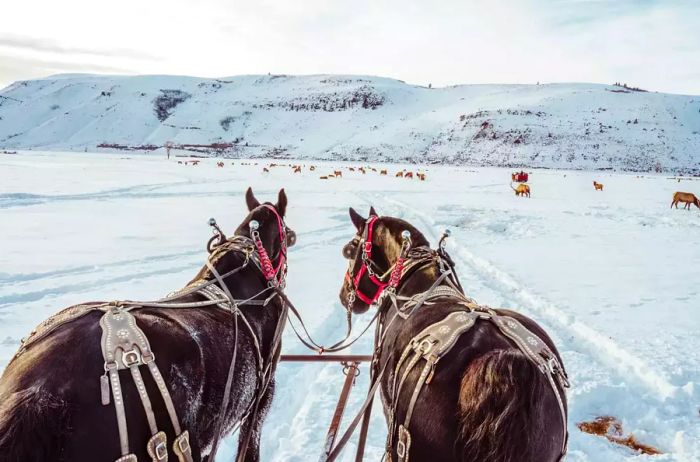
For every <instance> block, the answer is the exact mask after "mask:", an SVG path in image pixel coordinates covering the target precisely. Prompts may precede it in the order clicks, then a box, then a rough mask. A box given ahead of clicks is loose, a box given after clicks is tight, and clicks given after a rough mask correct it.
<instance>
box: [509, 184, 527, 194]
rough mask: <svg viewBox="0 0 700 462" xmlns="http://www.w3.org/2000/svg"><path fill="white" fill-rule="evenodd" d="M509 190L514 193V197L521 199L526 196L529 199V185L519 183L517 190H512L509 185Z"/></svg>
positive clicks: (511, 186)
mask: <svg viewBox="0 0 700 462" xmlns="http://www.w3.org/2000/svg"><path fill="white" fill-rule="evenodd" d="M510 189H512V190H513V191H515V195H516V196H522V197H525V196H527V197H530V186H529V185H526V184H524V183H521V184H519V185H518V187H517V188H514V187H513V185H512V184H511V185H510Z"/></svg>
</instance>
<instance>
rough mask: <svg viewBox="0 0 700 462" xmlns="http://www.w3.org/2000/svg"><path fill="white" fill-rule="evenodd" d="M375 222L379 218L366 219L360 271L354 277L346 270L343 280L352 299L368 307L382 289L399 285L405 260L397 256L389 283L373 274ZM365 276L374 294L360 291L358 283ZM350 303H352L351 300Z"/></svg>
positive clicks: (394, 287) (401, 256) (376, 298)
mask: <svg viewBox="0 0 700 462" xmlns="http://www.w3.org/2000/svg"><path fill="white" fill-rule="evenodd" d="M377 220H379V217H377V216H375V215H372V216H370V217H369V218H368V219H367V223H366V224H365V236H364V244H363V246H362V265H361V266H360V270H359V271H358V272H357V274H356V275H354V276H353V275H352V274H351V272H350V268H348V270H347V271H346V272H345V280H346V281H347V282H348V283H349V284H350V286H351V288H352V292H351V294H353V297H354V296H357V298H359V299H360V300H362V301H363V302H365V303H366V304H368V305H372V304H373V303H374V302H376V301H377V300H378V299H379V297H380V296H381V295H382V292H383V291H384V289H386V288H387V287H390V288H393V289H396V287H397V286H398V285H399V281H400V280H401V275H402V273H403V266H404V260H405V258H404V256H403V253H402V254H401V255H399V258H398V259H397V260H396V264H395V265H394V269H393V270H392V272H391V277H390V278H389V282H384V281H382V280H381V279H380V278H379V277H377V275H376V274H375V273H374V270H373V269H372V268H371V267H370V265H371V264H372V237H373V235H374V226H375V225H376V223H377ZM365 274H367V275H369V281H370V282H371V283H372V284H374V286H375V290H374V293H371V294H365V293H363V292H362V291H361V290H360V281H361V279H362V277H363V276H364V275H365ZM350 303H352V300H351V301H350Z"/></svg>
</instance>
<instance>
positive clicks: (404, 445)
mask: <svg viewBox="0 0 700 462" xmlns="http://www.w3.org/2000/svg"><path fill="white" fill-rule="evenodd" d="M410 450H411V434H410V433H409V432H408V429H407V428H406V427H404V426H403V425H399V441H398V443H396V455H397V456H399V462H408V452H409V451H410Z"/></svg>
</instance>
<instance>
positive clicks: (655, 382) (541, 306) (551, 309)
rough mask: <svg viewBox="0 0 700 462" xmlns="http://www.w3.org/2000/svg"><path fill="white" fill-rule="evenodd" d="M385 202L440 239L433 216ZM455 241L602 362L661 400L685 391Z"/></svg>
mask: <svg viewBox="0 0 700 462" xmlns="http://www.w3.org/2000/svg"><path fill="white" fill-rule="evenodd" d="M385 202H386V203H388V204H393V205H395V206H398V207H400V208H402V209H403V210H405V211H407V212H408V213H409V214H410V215H411V216H414V217H416V218H417V219H418V220H419V221H420V222H422V224H423V225H424V229H426V230H427V231H428V232H429V234H430V235H431V236H432V238H433V239H437V237H438V233H436V230H435V226H436V223H435V220H434V219H433V218H432V217H430V216H428V215H427V214H425V213H423V212H420V211H417V210H415V209H413V208H412V207H410V206H409V205H407V204H405V203H403V202H401V201H398V200H395V199H385ZM451 241H452V247H453V248H455V249H456V250H457V251H458V254H459V257H460V260H461V261H462V262H463V263H466V264H467V265H469V267H471V268H472V270H473V271H474V272H475V273H476V274H477V275H478V276H479V277H481V278H482V279H484V280H485V282H487V283H488V285H489V286H490V287H493V288H495V289H496V290H497V291H499V292H501V293H502V294H503V295H504V296H507V297H508V298H512V299H514V300H515V301H517V302H518V303H520V304H521V305H523V306H525V307H527V309H529V310H530V311H531V312H533V313H537V314H539V315H540V316H542V317H543V318H545V319H547V320H548V321H549V322H550V323H551V324H554V325H555V326H557V327H558V328H559V329H561V330H563V331H565V332H567V333H568V334H570V335H571V336H573V337H574V338H575V339H576V341H577V343H578V344H579V345H582V346H585V349H586V351H587V352H588V353H589V354H591V355H592V356H594V357H596V358H597V359H598V360H599V362H601V363H603V364H605V365H607V366H608V367H609V368H612V369H614V370H615V371H616V372H617V373H618V374H620V375H622V376H629V375H634V376H635V377H636V378H637V379H638V380H639V382H640V383H642V384H644V385H645V386H646V387H647V388H648V389H649V391H651V392H652V394H653V395H654V396H657V397H658V398H659V399H660V400H661V401H664V400H665V399H667V398H672V397H674V396H676V395H677V394H678V393H680V392H682V389H680V388H679V387H676V386H674V385H672V384H671V383H670V382H669V381H668V380H666V379H665V378H664V377H663V376H662V374H661V373H660V372H659V371H656V370H654V369H653V368H652V367H650V366H649V365H648V364H646V363H645V362H644V361H643V360H642V359H641V358H638V357H636V356H635V355H633V354H632V353H630V352H629V351H627V350H625V349H624V348H622V347H620V346H619V345H618V344H617V343H615V342H614V341H613V340H611V339H610V338H609V337H607V336H605V335H604V334H602V333H601V332H599V331H596V330H595V329H593V328H591V327H589V326H587V325H586V324H584V323H582V322H581V321H578V320H576V319H575V317H573V316H571V315H569V314H567V313H565V312H564V311H562V310H561V309H560V308H558V307H557V306H556V305H554V304H553V303H551V302H549V301H547V300H545V299H543V298H541V297H539V296H537V295H535V294H534V293H532V292H530V291H529V290H527V288H525V287H523V286H522V285H521V284H520V283H518V282H517V280H516V279H515V278H514V277H512V276H511V275H509V274H508V273H506V272H505V271H503V270H501V269H499V268H498V267H496V266H495V265H493V264H492V263H490V262H489V261H487V260H486V259H484V258H481V257H479V256H477V255H475V254H473V253H472V252H470V251H469V250H467V249H465V248H464V247H463V246H461V245H459V243H458V242H456V240H455V239H454V238H451Z"/></svg>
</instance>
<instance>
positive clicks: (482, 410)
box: [456, 349, 561, 462]
mask: <svg viewBox="0 0 700 462" xmlns="http://www.w3.org/2000/svg"><path fill="white" fill-rule="evenodd" d="M548 388H549V384H548V382H547V378H546V377H545V376H544V375H543V374H542V372H541V371H540V370H539V369H538V368H537V367H536V366H535V365H534V364H532V363H531V362H530V361H529V360H528V359H527V357H526V356H525V355H524V354H523V353H522V352H520V351H519V350H515V349H512V350H494V351H491V352H488V353H486V354H484V355H483V356H481V357H479V358H476V359H475V360H474V361H472V362H471V364H470V365H469V366H468V367H467V369H466V371H465V373H464V376H463V378H462V383H461V387H460V391H459V407H458V419H459V442H458V446H457V448H456V454H458V455H461V460H462V461H463V462H477V461H489V462H546V461H550V460H556V459H557V457H556V456H554V453H556V452H557V451H556V450H555V448H556V444H558V443H557V442H556V438H552V437H551V435H553V434H556V433H554V432H560V431H561V430H560V429H559V427H560V423H559V422H558V421H556V420H553V422H545V418H546V416H545V412H544V410H545V409H544V404H545V401H544V400H543V396H546V395H545V394H546V393H549V390H548ZM557 418H559V416H557ZM548 424H549V425H548ZM552 427H554V428H552ZM547 435H550V436H549V437H548V436H547ZM559 447H561V446H559ZM548 454H553V455H552V457H550V456H548Z"/></svg>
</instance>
